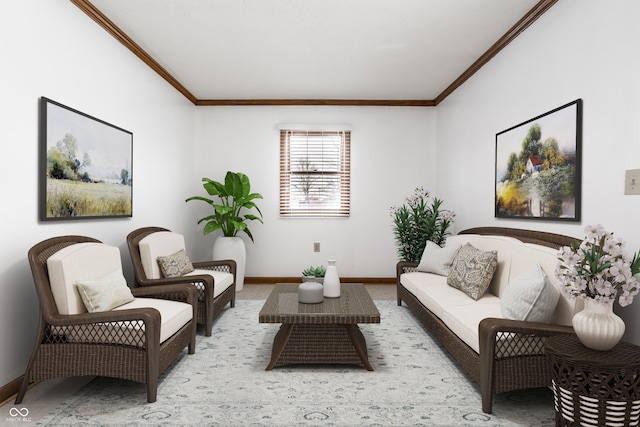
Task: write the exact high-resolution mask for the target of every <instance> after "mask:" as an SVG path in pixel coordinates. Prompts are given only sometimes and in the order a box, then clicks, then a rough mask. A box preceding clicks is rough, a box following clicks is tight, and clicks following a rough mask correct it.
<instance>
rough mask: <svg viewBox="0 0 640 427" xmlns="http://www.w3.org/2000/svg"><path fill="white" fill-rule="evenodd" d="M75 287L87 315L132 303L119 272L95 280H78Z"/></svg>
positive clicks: (128, 290)
mask: <svg viewBox="0 0 640 427" xmlns="http://www.w3.org/2000/svg"><path fill="white" fill-rule="evenodd" d="M76 287H77V288H78V292H79V293H80V297H81V298H82V302H83V303H84V306H85V308H86V309H87V311H88V312H89V313H95V312H97V311H109V310H111V309H113V308H116V307H118V306H121V305H122V304H126V303H128V302H131V301H133V294H132V293H131V289H129V287H128V286H127V281H126V280H125V278H124V276H123V275H122V271H120V270H116V271H114V272H113V273H110V274H107V275H106V276H103V277H100V278H98V279H95V280H78V281H77V282H76Z"/></svg>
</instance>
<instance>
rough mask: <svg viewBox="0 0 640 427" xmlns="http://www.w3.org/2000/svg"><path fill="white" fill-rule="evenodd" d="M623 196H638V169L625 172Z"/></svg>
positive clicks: (639, 192) (639, 175) (639, 174)
mask: <svg viewBox="0 0 640 427" xmlns="http://www.w3.org/2000/svg"><path fill="white" fill-rule="evenodd" d="M624 194H640V169H630V170H627V171H626V172H625V174H624Z"/></svg>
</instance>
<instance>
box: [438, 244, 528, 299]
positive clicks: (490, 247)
mask: <svg viewBox="0 0 640 427" xmlns="http://www.w3.org/2000/svg"><path fill="white" fill-rule="evenodd" d="M450 241H451V244H458V243H461V244H462V245H464V243H467V242H468V243H471V244H472V245H473V246H474V247H475V248H478V249H479V250H481V251H485V252H486V251H498V266H497V267H496V271H494V273H493V278H492V279H491V283H490V284H489V289H487V292H489V293H491V294H493V295H495V296H498V297H499V296H501V295H502V292H503V290H504V289H505V288H506V287H507V285H508V284H509V274H510V265H509V264H510V262H511V252H512V251H513V246H514V245H522V242H521V241H520V240H518V239H515V238H513V237H507V236H484V235H479V234H458V235H455V236H450V237H448V238H447V245H449V243H450ZM463 242H464V243H463Z"/></svg>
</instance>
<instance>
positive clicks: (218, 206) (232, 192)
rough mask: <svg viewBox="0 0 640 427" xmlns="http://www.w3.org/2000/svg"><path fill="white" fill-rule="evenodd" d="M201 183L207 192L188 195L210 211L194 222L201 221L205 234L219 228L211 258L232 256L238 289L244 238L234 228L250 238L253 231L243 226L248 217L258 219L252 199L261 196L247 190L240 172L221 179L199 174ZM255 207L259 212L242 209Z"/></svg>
mask: <svg viewBox="0 0 640 427" xmlns="http://www.w3.org/2000/svg"><path fill="white" fill-rule="evenodd" d="M202 182H203V184H202V186H203V187H204V189H205V190H206V191H207V194H209V196H214V197H213V198H209V197H204V196H193V197H189V198H188V199H187V200H186V202H189V201H191V200H201V201H203V202H206V203H208V204H209V205H210V206H211V207H212V208H213V213H212V214H211V215H207V216H205V217H204V218H201V219H200V220H199V221H198V224H200V223H203V222H204V223H205V225H204V229H203V233H204V234H209V233H212V232H214V231H216V230H221V231H222V236H219V237H218V238H217V239H216V241H215V242H214V245H213V259H214V260H216V259H233V260H235V261H236V264H237V267H236V290H237V291H240V290H242V288H243V285H244V271H245V263H246V247H245V245H244V241H243V240H242V239H241V238H240V237H238V232H240V231H242V232H244V233H245V234H246V235H247V236H249V238H250V239H251V241H252V242H253V234H251V231H250V230H249V227H248V226H247V222H248V221H260V222H261V223H262V222H263V221H262V212H260V208H258V206H257V205H256V204H255V202H254V200H256V199H262V195H261V194H259V193H251V184H250V182H249V177H247V175H245V174H243V173H240V172H231V171H229V172H227V174H226V175H225V178H224V183H221V182H218V181H214V180H212V179H210V178H202ZM249 209H255V210H256V211H257V212H258V214H259V216H257V215H254V214H252V213H246V212H245V211H246V210H249Z"/></svg>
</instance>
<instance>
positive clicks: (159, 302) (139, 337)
mask: <svg viewBox="0 0 640 427" xmlns="http://www.w3.org/2000/svg"><path fill="white" fill-rule="evenodd" d="M135 308H155V309H156V310H158V311H159V312H160V343H163V342H165V341H166V340H167V339H168V338H171V337H172V336H173V335H174V334H175V333H176V332H178V331H179V330H180V328H182V327H183V326H184V325H185V324H186V323H187V322H189V321H190V320H191V319H192V318H193V307H192V306H191V305H190V304H186V303H183V302H179V301H171V300H165V299H159V298H134V299H133V301H131V302H129V303H127V304H123V305H121V306H119V307H116V308H115V309H114V311H116V310H128V309H135ZM54 332H55V333H57V334H58V335H64V336H65V337H66V340H67V341H68V342H74V343H103V344H123V345H130V346H134V347H144V345H145V338H144V323H143V322H142V321H121V322H101V323H90V324H86V325H76V326H73V327H69V326H57V327H54Z"/></svg>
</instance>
